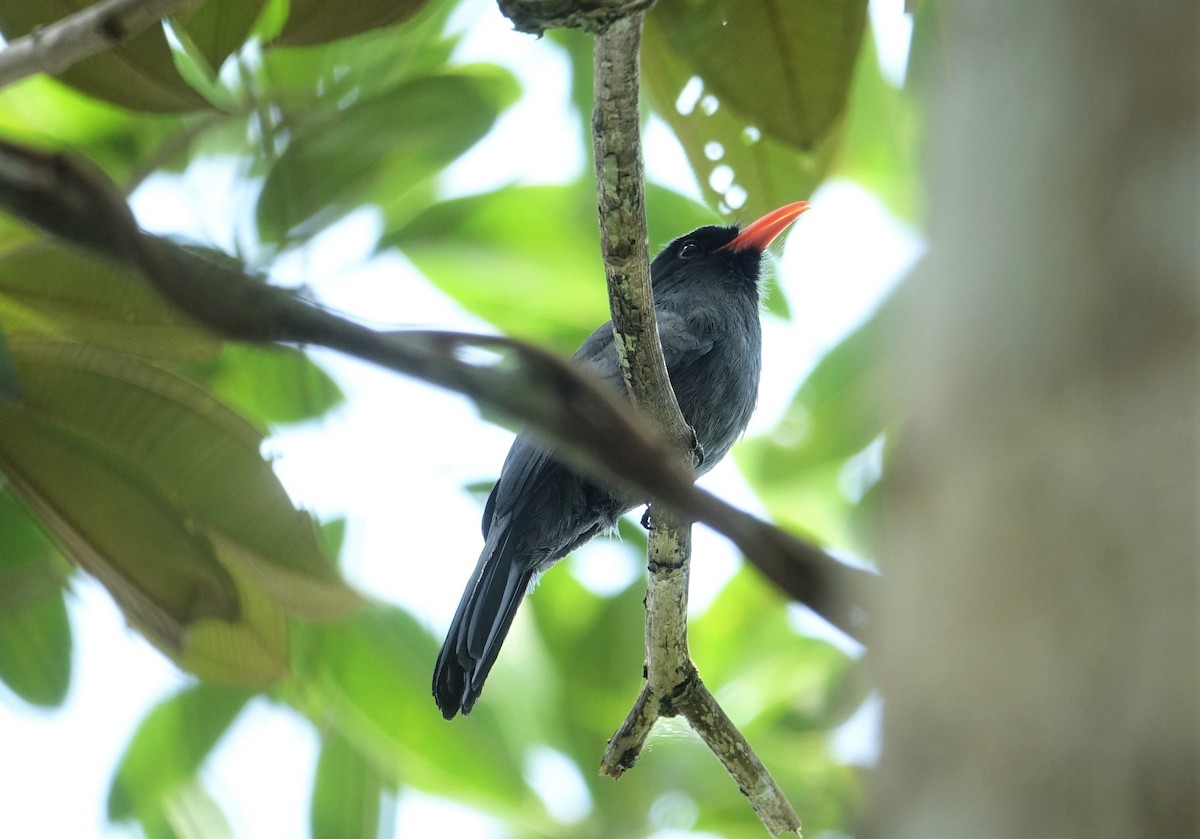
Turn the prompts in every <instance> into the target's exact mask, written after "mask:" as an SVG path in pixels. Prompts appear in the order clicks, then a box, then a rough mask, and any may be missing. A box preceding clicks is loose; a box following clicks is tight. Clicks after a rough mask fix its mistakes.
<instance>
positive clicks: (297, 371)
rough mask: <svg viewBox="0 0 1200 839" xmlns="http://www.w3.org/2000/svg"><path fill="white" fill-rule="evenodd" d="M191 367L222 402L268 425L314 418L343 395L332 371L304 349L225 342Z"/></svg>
mask: <svg viewBox="0 0 1200 839" xmlns="http://www.w3.org/2000/svg"><path fill="white" fill-rule="evenodd" d="M187 372H188V373H189V374H190V375H192V376H195V377H196V378H198V379H200V380H202V381H204V382H205V383H206V384H207V385H208V386H209V387H210V388H211V389H212V391H213V393H214V394H215V395H216V396H217V397H219V398H220V399H221V400H222V401H223V402H226V403H227V404H229V405H231V406H232V407H234V408H236V409H237V410H238V411H239V412H240V413H242V414H243V415H244V416H246V417H249V418H251V419H253V420H255V421H256V422H258V423H261V424H263V425H283V424H286V423H294V422H303V421H305V420H310V419H315V418H317V417H319V416H321V415H323V414H325V413H327V412H329V411H330V410H332V409H333V408H335V407H336V406H338V405H340V404H341V403H342V401H343V400H344V398H345V397H344V396H343V394H342V390H341V388H339V387H338V385H337V382H335V381H334V380H333V379H332V378H331V377H330V376H329V374H328V373H326V372H325V371H324V370H322V369H321V368H320V367H318V366H317V365H316V363H315V362H314V361H313V360H312V359H311V358H309V357H308V356H307V355H305V354H304V353H303V352H301V351H300V350H296V349H291V348H288V347H268V348H264V347H252V346H247V345H245V344H226V345H225V347H224V348H223V349H222V351H221V355H220V356H218V357H217V358H216V359H214V360H213V361H211V362H208V363H205V364H201V365H195V366H192V367H189V368H188V369H187Z"/></svg>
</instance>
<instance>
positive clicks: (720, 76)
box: [642, 0, 866, 218]
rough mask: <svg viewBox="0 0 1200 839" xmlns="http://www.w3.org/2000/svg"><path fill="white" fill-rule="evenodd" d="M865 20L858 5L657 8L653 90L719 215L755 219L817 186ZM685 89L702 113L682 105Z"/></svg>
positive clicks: (650, 40) (686, 2)
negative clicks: (739, 213)
mask: <svg viewBox="0 0 1200 839" xmlns="http://www.w3.org/2000/svg"><path fill="white" fill-rule="evenodd" d="M865 21H866V3H865V2H859V0H854V2H845V0H812V1H811V2H806V3H795V2H783V0H753V2H734V0H662V1H661V2H659V3H658V4H657V5H656V7H655V9H654V10H653V11H652V12H651V14H650V15H649V16H647V19H646V31H645V41H644V46H643V49H642V68H643V73H644V80H645V83H646V87H647V90H648V91H649V92H650V95H651V98H652V101H653V103H654V107H655V110H656V111H657V113H659V114H660V115H661V116H662V117H663V118H664V119H665V120H666V121H667V123H668V124H669V125H670V126H671V128H672V129H673V130H674V131H675V134H676V136H678V137H679V140H680V142H681V143H682V145H683V147H684V151H685V152H686V153H687V156H688V161H689V162H690V163H691V165H692V170H693V171H694V172H695V173H696V177H697V180H698V181H699V183H700V186H701V189H702V190H703V191H704V193H705V195H706V196H707V197H708V198H709V200H710V201H712V203H713V204H715V205H718V206H720V207H721V208H722V209H723V210H724V211H726V212H728V211H729V209H730V208H733V209H740V210H741V211H743V212H745V213H747V214H748V215H749V216H750V217H751V218H755V217H757V216H759V215H762V214H763V213H765V212H768V211H769V210H772V209H774V208H775V207H778V206H781V205H782V204H785V203H787V202H789V201H796V200H798V199H801V198H806V197H807V196H808V195H809V194H810V193H811V192H812V190H813V189H814V188H815V187H816V186H817V184H818V183H819V182H820V181H821V179H822V178H823V177H824V175H825V172H826V171H827V170H828V168H829V166H830V164H831V162H832V160H833V157H834V155H835V153H836V150H837V147H838V145H839V144H840V139H841V134H842V131H843V125H842V123H843V119H844V112H845V110H846V99H847V94H848V91H849V88H850V80H851V78H852V75H853V72H854V67H855V57H856V56H857V54H858V50H859V45H860V43H861V40H862V33H863V29H864V26H865ZM696 85H699V86H700V87H699V88H695V86H696ZM685 88H695V90H694V91H693V92H696V94H697V96H696V98H697V101H696V102H694V103H693V102H683V101H682V100H681V98H680V96H681V94H682V93H683V92H684V90H685ZM681 107H682V109H683V111H686V113H683V112H681ZM739 188H740V191H739ZM743 193H744V195H743Z"/></svg>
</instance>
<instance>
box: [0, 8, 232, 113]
mask: <svg viewBox="0 0 1200 839" xmlns="http://www.w3.org/2000/svg"><path fill="white" fill-rule="evenodd" d="M91 5H94V4H92V3H74V2H67V0H0V32H3V34H4V37H5V39H7V40H9V41H12V40H13V39H15V38H18V37H20V36H22V35H27V34H29V33H30V32H32V31H33V30H34V28H36V27H39V26H47V25H49V24H52V23H55V22H57V21H58V20H60V19H61V18H64V17H67V16H68V15H70V14H72V13H74V12H76V11H78V10H79V9H81V8H86V7H88V6H91ZM58 78H59V79H60V80H61V81H63V82H65V83H66V84H69V85H71V86H72V87H74V88H76V89H77V90H79V91H81V92H83V93H86V94H87V95H88V96H94V97H96V98H97V99H103V100H105V101H108V102H112V103H113V104H115V105H120V106H122V107H125V108H131V109H133V110H135V111H150V112H165V113H175V112H179V111H194V110H198V109H201V108H206V107H208V102H207V101H206V100H205V99H204V97H202V96H201V95H200V94H198V93H197V92H196V91H195V90H193V89H192V88H191V86H189V85H188V83H187V82H185V81H184V80H183V78H182V77H181V76H180V75H179V72H178V71H177V70H176V69H175V62H174V60H173V59H172V57H171V48H170V47H169V46H167V39H166V36H165V35H164V34H163V28H162V26H161V25H156V26H151V27H149V28H148V29H146V30H145V31H143V32H142V33H141V34H139V35H136V36H134V37H133V38H131V39H130V40H128V41H125V42H124V43H123V44H122V45H121V46H120V47H114V48H113V49H107V50H104V51H103V52H99V53H96V54H95V55H92V56H89V57H88V58H85V59H83V60H82V61H80V62H78V63H77V64H74V65H73V66H71V67H70V69H68V70H66V71H64V72H63V73H60V74H58Z"/></svg>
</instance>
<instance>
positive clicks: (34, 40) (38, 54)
mask: <svg viewBox="0 0 1200 839" xmlns="http://www.w3.org/2000/svg"><path fill="white" fill-rule="evenodd" d="M188 5H192V6H195V5H197V0H104V2H102V3H97V4H96V5H94V6H89V7H88V8H86V9H83V10H81V11H79V12H76V13H75V14H73V15H70V16H68V17H65V18H63V19H62V20H60V21H58V22H56V23H52V24H50V25H49V26H45V27H37V28H35V29H34V30H33V31H32V32H30V33H29V34H28V35H26V36H25V37H23V38H18V39H17V40H15V41H13V42H12V43H10V44H9V45H8V46H6V47H5V48H4V49H2V50H0V87H4V86H5V85H9V84H12V83H13V82H15V81H17V80H19V79H23V78H25V77H26V76H32V75H33V74H34V73H47V74H49V75H54V74H55V73H61V72H62V71H63V70H66V69H67V68H69V67H70V66H71V65H73V64H75V63H77V62H79V61H82V60H83V59H85V58H87V57H88V56H89V55H93V54H95V53H98V52H100V51H101V50H105V49H108V48H110V47H119V46H121V45H122V44H124V43H125V42H126V41H128V40H129V39H130V38H132V37H134V36H135V35H137V34H138V33H140V32H141V31H142V30H144V29H146V28H148V27H150V26H152V25H153V24H155V23H157V22H158V21H161V20H162V19H163V18H164V17H166V16H167V15H169V14H171V13H172V12H175V11H178V10H179V9H181V8H183V7H184V6H188Z"/></svg>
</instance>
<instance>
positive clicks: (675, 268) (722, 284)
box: [433, 201, 809, 719]
mask: <svg viewBox="0 0 1200 839" xmlns="http://www.w3.org/2000/svg"><path fill="white" fill-rule="evenodd" d="M808 206H809V205H808V202H807V201H799V202H796V203H794V204H788V205H787V206H786V207H781V208H779V209H778V210H775V211H774V212H771V213H768V214H767V215H765V216H763V217H762V218H760V219H758V220H757V221H755V222H753V223H751V224H749V225H747V226H746V227H745V228H743V229H741V230H739V229H738V228H737V227H715V226H714V227H701V228H699V229H698V230H693V231H692V232H691V233H689V234H687V235H686V236H681V237H680V238H678V239H676V240H675V241H674V242H672V243H671V244H669V245H668V246H667V247H666V248H664V249H663V251H662V253H660V254H659V255H658V256H657V257H655V259H654V262H653V263H652V264H651V266H650V277H651V283H652V286H653V289H654V312H655V317H656V319H657V321H658V333H659V338H660V339H661V341H662V348H663V355H664V356H665V358H666V362H667V372H668V373H669V374H670V378H671V386H672V388H674V390H675V397H676V398H677V399H678V400H679V407H680V410H681V411H682V412H683V417H684V419H685V420H687V422H688V423H689V424H690V425H691V426H692V428H693V429H694V430H695V432H696V438H697V440H698V442H699V444H700V447H701V452H702V454H703V460H702V462H701V464H700V466H699V468H698V469H697V474H703V473H704V472H706V471H708V470H709V469H711V468H712V467H713V465H714V464H716V463H717V461H719V460H720V459H721V458H722V457H724V456H725V453H726V452H728V451H729V448H730V447H731V446H732V445H733V443H734V441H735V440H737V438H738V437H739V436H741V434H742V432H743V431H744V430H745V428H746V423H747V422H749V420H750V414H751V413H752V412H753V410H754V404H755V401H756V400H757V398H758V377H759V370H760V368H761V366H762V330H761V327H760V325H759V274H760V269H761V262H762V254H763V251H764V250H765V249H766V247H767V246H768V245H769V244H771V242H772V241H774V239H775V237H776V236H778V235H779V234H780V233H782V232H783V231H784V230H786V229H787V228H788V226H789V225H790V224H791V223H792V222H793V221H795V220H796V218H797V217H798V216H799V215H800V214H801V213H803V212H804V211H805V210H807V209H808ZM574 360H575V362H576V363H578V364H580V365H582V366H583V367H584V368H586V369H587V370H589V371H590V372H592V373H594V374H595V375H597V376H599V377H600V378H601V379H603V380H605V381H607V382H608V383H609V384H611V385H612V386H613V387H614V388H620V389H621V390H622V391H624V383H623V381H622V378H621V371H620V368H619V367H618V364H617V352H616V348H615V345H614V339H613V331H612V324H611V323H606V324H605V325H604V326H602V327H600V328H599V329H597V330H596V331H595V332H593V333H592V334H591V336H590V337H588V339H587V340H586V341H584V342H583V346H582V347H580V348H579V351H578V352H576V353H575V357H574ZM645 501H646V499H645V498H639V497H638V496H636V495H630V494H626V493H623V492H620V491H618V490H615V489H613V488H610V487H606V486H604V485H603V484H601V483H599V482H597V481H595V480H593V479H591V478H587V477H585V476H583V475H581V474H579V473H577V472H575V471H573V470H572V469H570V468H568V467H567V466H566V465H564V464H563V463H562V462H560V461H559V460H558V459H557V458H556V457H555V456H554V452H553V451H552V450H551V449H550V448H549V447H548V446H546V445H544V444H543V443H541V442H539V441H538V440H535V439H534V438H533V437H532V436H530V435H529V434H528V433H526V432H522V433H521V434H519V435H517V439H516V441H515V442H514V443H513V446H512V449H510V450H509V453H508V458H507V459H506V460H505V461H504V468H503V469H502V470H501V472H500V480H498V481H497V482H496V486H495V487H494V488H493V489H492V494H491V496H489V497H488V500H487V505H486V506H485V507H484V510H483V538H484V545H483V552H482V553H481V554H480V556H479V562H478V564H477V565H476V566H475V571H474V573H472V575H471V579H470V581H469V582H468V583H467V587H466V591H464V592H463V596H462V602H460V603H459V605H458V611H457V612H456V613H455V615H454V620H453V621H452V622H451V624H450V630H449V632H448V633H447V635H446V642H445V644H444V645H443V646H442V652H441V654H440V655H439V656H438V660H437V666H436V668H435V669H434V673H433V696H434V699H435V700H436V701H437V705H438V708H440V709H441V711H442V715H443V716H445V717H446V719H452V718H453V717H454V715H455V714H457V713H458V712H459V711H462V713H464V714H467V713H470V711H471V708H472V707H473V706H474V704H475V700H477V699H478V698H479V693H480V691H481V690H482V689H483V682H484V680H485V679H486V678H487V676H488V673H489V672H490V671H491V669H492V665H493V664H494V663H495V661H496V655H497V654H498V653H499V652H500V645H501V644H502V643H503V642H504V637H505V635H507V634H508V630H509V627H510V626H511V625H512V621H513V616H514V615H515V614H516V612H517V606H518V605H520V602H521V599H522V597H523V596H524V595H525V591H526V590H527V589H528V588H529V584H530V582H531V581H532V580H533V579H534V578H535V577H536V576H537V575H538V574H540V573H541V572H542V571H544V570H546V569H547V568H549V567H550V566H551V565H553V564H554V563H555V562H556V561H558V560H559V559H561V558H562V557H564V556H566V555H567V554H568V553H570V552H571V551H573V550H575V549H576V548H577V547H579V546H580V545H582V544H583V543H584V542H586V541H588V540H589V539H591V538H592V537H593V536H595V535H596V534H597V533H600V532H602V531H605V530H608V529H610V528H612V527H614V526H615V525H616V522H617V519H618V518H620V516H621V515H622V514H623V513H625V512H627V511H629V510H631V509H633V508H634V507H635V506H637V505H638V504H641V503H644V502H645Z"/></svg>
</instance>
